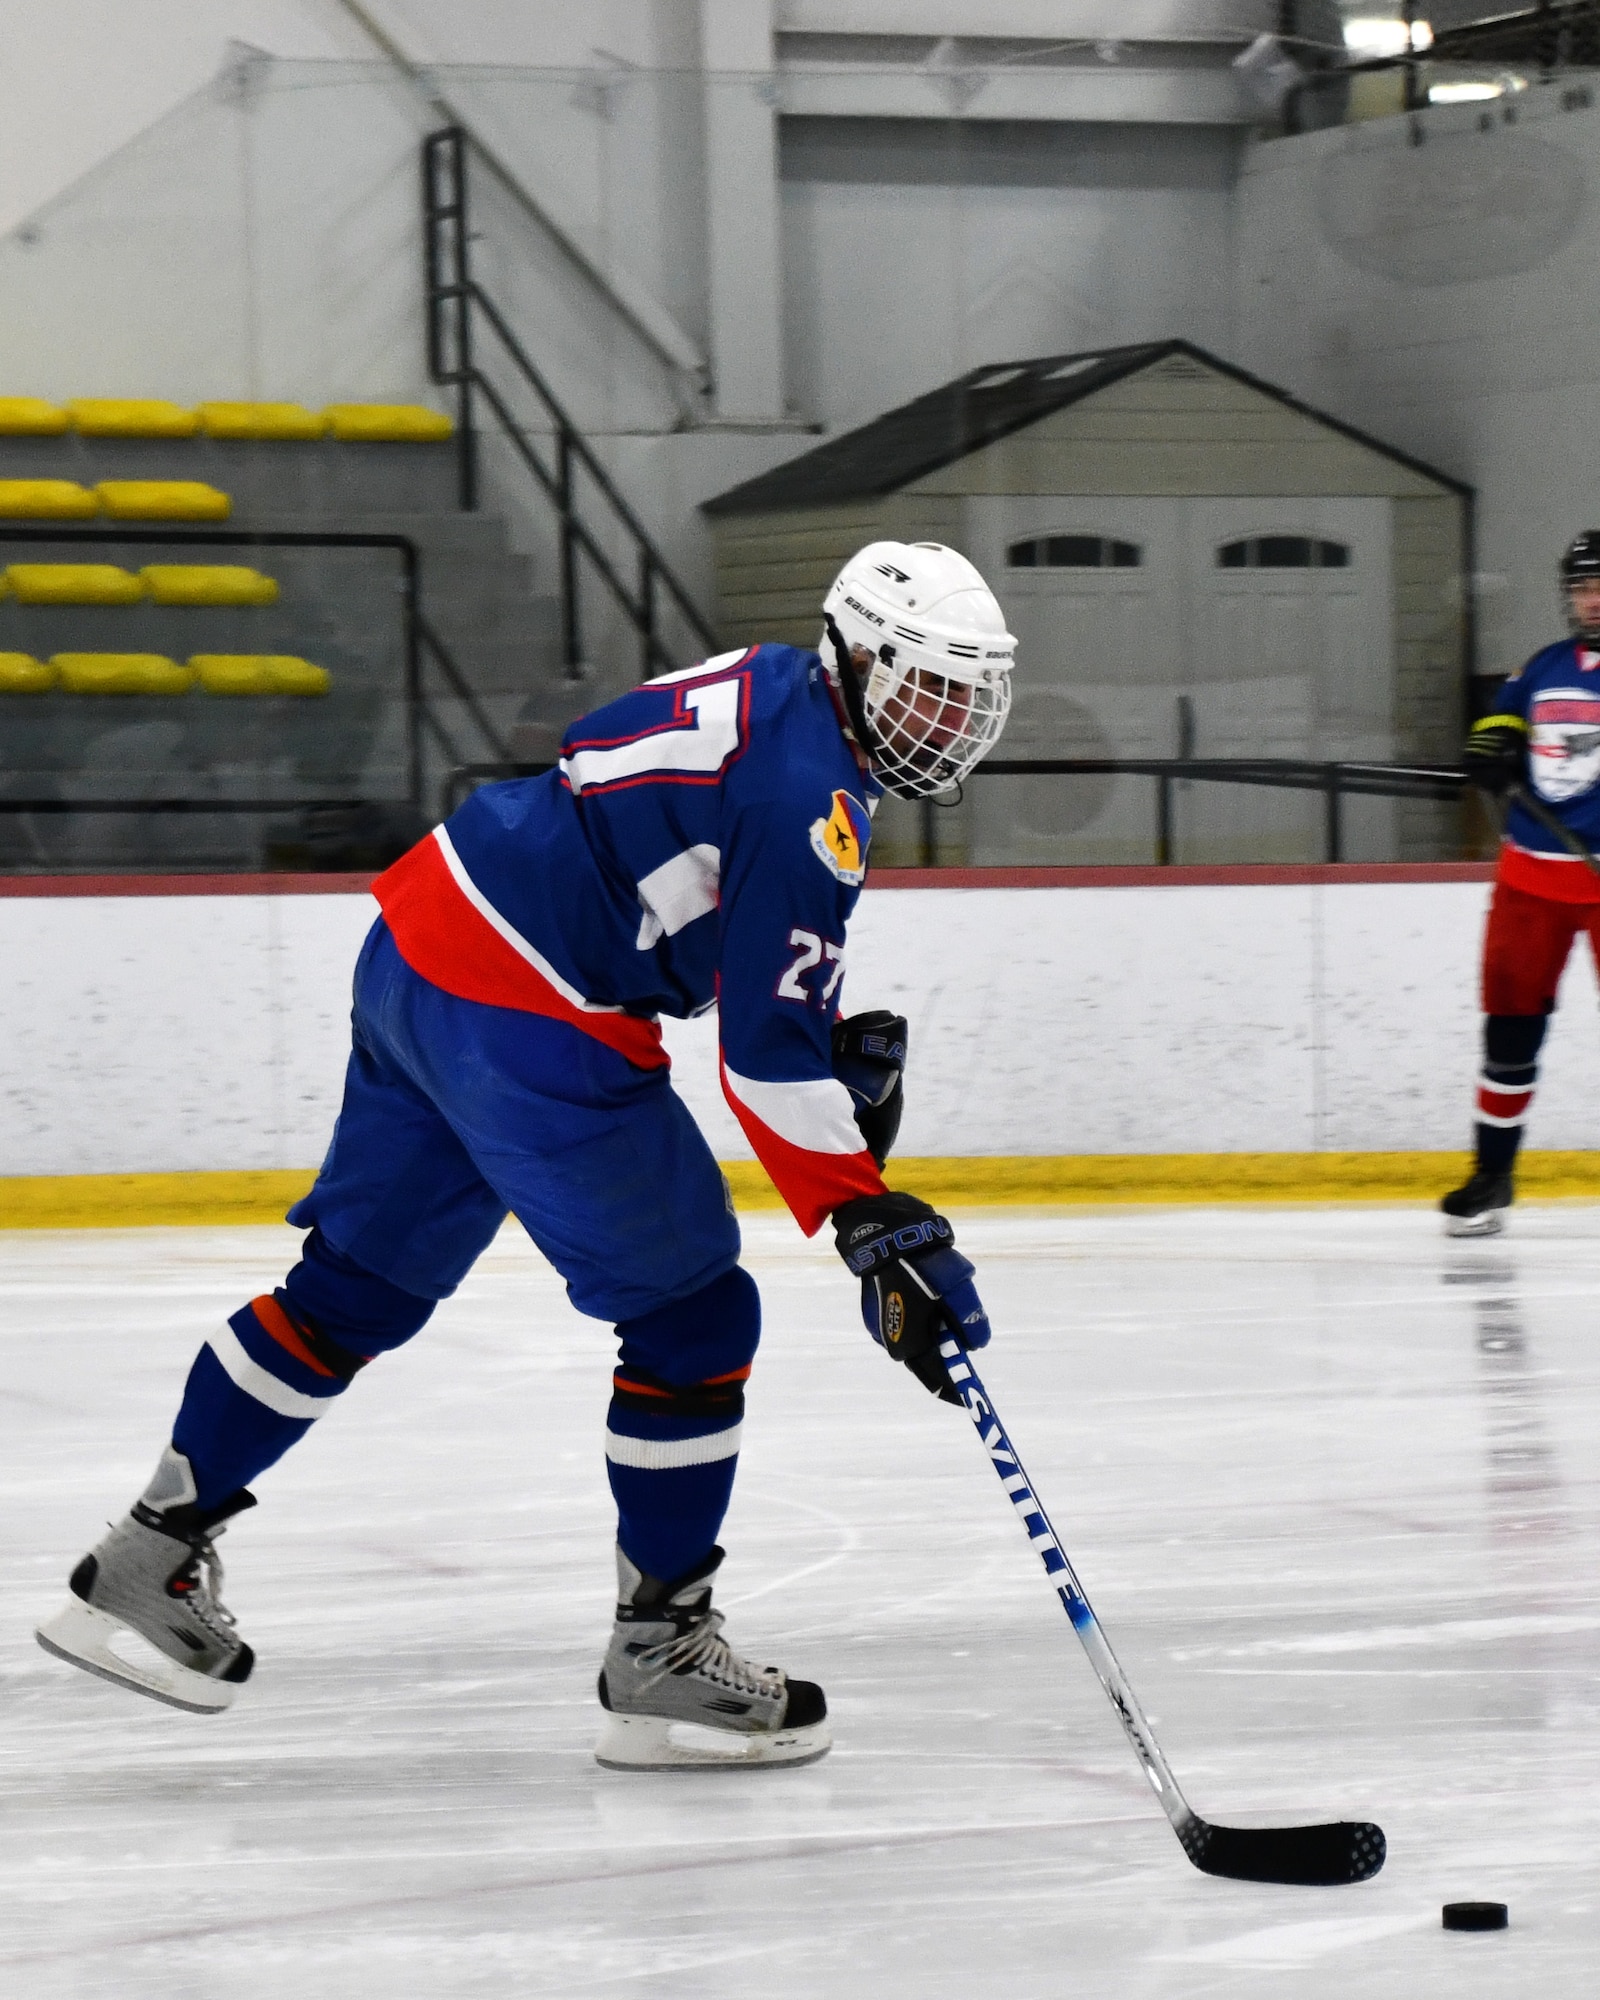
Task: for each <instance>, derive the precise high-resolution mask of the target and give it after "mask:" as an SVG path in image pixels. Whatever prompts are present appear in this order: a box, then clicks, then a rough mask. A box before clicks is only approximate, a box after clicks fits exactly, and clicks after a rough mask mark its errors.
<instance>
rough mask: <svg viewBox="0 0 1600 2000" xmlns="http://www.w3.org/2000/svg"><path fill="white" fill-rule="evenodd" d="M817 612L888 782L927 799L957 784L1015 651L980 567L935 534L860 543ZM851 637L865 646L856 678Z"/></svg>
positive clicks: (977, 747)
mask: <svg viewBox="0 0 1600 2000" xmlns="http://www.w3.org/2000/svg"><path fill="white" fill-rule="evenodd" d="M822 618H823V626H824V634H823V643H822V656H823V659H824V661H825V662H827V664H828V665H829V666H830V667H831V668H832V669H833V671H834V672H835V674H836V675H837V678H838V683H839V689H840V693H841V695H842V696H843V699H844V705H845V710H846V713H847V714H848V715H849V717H850V723H851V727H852V729H853V730H854V731H855V734H856V737H857V739H858V740H859V742H860V744H861V747H862V749H863V750H864V751H865V752H866V753H867V756H868V757H869V759H870V760H871V763H872V768H873V771H874V772H875V773H876V774H877V776H878V778H879V779H880V780H881V782H882V783H883V785H884V787H885V789H886V790H888V791H891V792H895V793H897V794H898V795H899V796H900V797H901V798H903V799H925V798H932V797H933V796H934V795H935V794H936V793H939V792H946V791H949V790H951V789H952V788H953V787H955V786H957V785H959V784H960V782H961V780H962V779H963V778H964V777H966V775H967V773H968V772H969V771H971V770H972V768H973V767H974V765H976V764H977V763H978V761H979V760H980V759H981V758H983V757H985V756H987V755H988V753H989V751H990V750H991V749H992V748H993V747H994V744H995V741H996V739H997V738H998V737H999V734H1000V731H1001V730H1002V729H1003V728H1004V726H1005V719H1006V715H1007V712H1008V711H1009V709H1010V707H1011V663H1012V659H1013V657H1014V655H1015V653H1016V650H1017V642H1016V640H1015V639H1014V638H1013V637H1012V636H1011V634H1010V633H1009V632H1008V631H1007V630H1006V621H1005V614H1004V613H1003V612H1002V611H1001V609H1000V606H999V605H998V604H997V603H996V601H995V596H994V592H993V591H992V590H990V588H989V586H988V585H987V584H986V583H985V582H984V580H983V578H982V576H980V575H979V573H978V571H977V570H976V569H974V568H973V566H972V564H971V563H969V562H968V561H967V559H966V557H965V556H963V555H958V554H957V553H956V551H955V550H954V549H947V548H945V547H944V546H943V544H942V543H940V542H869V543H868V544H867V546H866V547H865V548H864V549H859V550H858V551H857V552H856V554H855V555H853V556H852V557H851V558H850V560H849V561H848V562H847V563H846V564H845V566H844V568H843V569H842V570H840V572H839V574H838V576H837V577H835V579H834V582H833V588H832V589H831V590H830V591H829V592H828V595H827V597H826V598H825V599H824V600H823V605H822ZM856 646H862V647H864V648H865V649H866V651H867V652H868V654H869V655H870V656H871V661H872V664H871V666H870V667H869V668H867V669H866V671H865V676H864V678H863V675H862V674H861V672H859V671H858V670H857V669H856V668H855V667H853V666H852V664H851V652H852V649H853V648H854V647H856ZM830 654H831V655H832V656H833V657H832V658H830V657H829V656H830Z"/></svg>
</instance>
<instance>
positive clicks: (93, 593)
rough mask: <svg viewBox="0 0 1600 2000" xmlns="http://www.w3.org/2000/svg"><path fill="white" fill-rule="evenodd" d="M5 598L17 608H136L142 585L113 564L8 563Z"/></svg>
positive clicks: (2, 586)
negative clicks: (111, 606) (61, 606)
mask: <svg viewBox="0 0 1600 2000" xmlns="http://www.w3.org/2000/svg"><path fill="white" fill-rule="evenodd" d="M0 588H3V590H4V592H5V595H7V596H8V597H14V598H15V599H16V600H17V602H18V603H19V604H137V603H138V602H139V599H140V598H141V597H143V596H144V583H143V581H142V580H141V579H140V578H139V577H136V576H134V575H132V574H131V573H130V572H129V571H127V570H125V569H119V568H118V567H117V565H116V564H115V563H12V565H11V566H10V568H9V569H8V570H7V571H6V573H5V578H4V582H3V585H0Z"/></svg>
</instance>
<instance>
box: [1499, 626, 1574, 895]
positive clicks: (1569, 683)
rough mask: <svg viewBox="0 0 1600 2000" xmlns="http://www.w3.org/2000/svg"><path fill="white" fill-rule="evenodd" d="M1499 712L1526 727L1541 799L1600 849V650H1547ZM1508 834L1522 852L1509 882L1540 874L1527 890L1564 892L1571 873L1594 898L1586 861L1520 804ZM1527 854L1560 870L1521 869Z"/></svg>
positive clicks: (1505, 693)
mask: <svg viewBox="0 0 1600 2000" xmlns="http://www.w3.org/2000/svg"><path fill="white" fill-rule="evenodd" d="M1495 714H1496V715H1497V716H1499V715H1503V716H1506V717H1508V718H1510V719H1511V720H1513V721H1515V722H1520V723H1521V724H1522V725H1523V726H1524V727H1525V728H1526V730H1527V732H1528V780H1529V783H1530V785H1531V787H1532V789H1533V790H1534V791H1535V792H1536V793H1537V794H1538V796H1539V798H1540V799H1541V800H1542V801H1543V802H1544V803H1545V804H1546V805H1547V806H1549V807H1550V809H1551V810H1552V811H1553V812H1554V813H1555V814H1556V816H1557V817H1558V818H1560V819H1561V820H1563V821H1565V823H1566V824H1567V825H1568V826H1569V827H1571V829H1572V831H1573V832H1574V833H1576V834H1578V835H1579V836H1580V838H1582V839H1583V840H1584V841H1585V842H1586V843H1587V844H1588V845H1589V846H1590V847H1600V652H1597V651H1596V650H1595V648H1593V647H1592V646H1589V645H1586V644H1585V643H1584V642H1583V641H1582V640H1579V639H1563V640H1560V641H1559V642H1558V643H1557V644H1556V645H1554V646H1546V647H1544V648H1543V650H1542V651H1540V652H1537V653H1535V654H1534V656H1533V658H1532V659H1531V660H1529V662H1528V664H1527V665H1526V666H1525V667H1523V668H1522V669H1521V671H1520V672H1519V673H1515V674H1513V675H1512V676H1511V678H1510V679H1509V680H1508V681H1507V682H1506V684H1505V686H1504V687H1503V688H1502V689H1501V690H1500V695H1499V699H1498V700H1497V701H1496V703H1495ZM1479 726H1480V727H1481V726H1482V725H1481V724H1480V725H1479ZM1506 837H1507V840H1508V842H1509V843H1510V845H1511V848H1512V849H1513V850H1514V851H1513V853H1512V854H1511V855H1509V856H1508V863H1509V870H1507V869H1503V870H1502V872H1503V873H1505V874H1506V879H1507V880H1519V879H1521V877H1522V876H1530V877H1535V878H1537V879H1536V881H1535V880H1529V881H1527V883H1526V886H1528V887H1530V888H1536V889H1537V891H1538V892H1539V893H1543V894H1546V895H1549V894H1552V893H1555V894H1558V895H1559V894H1560V893H1561V889H1560V887H1559V885H1558V886H1555V887H1554V888H1553V887H1552V881H1553V877H1554V876H1555V875H1556V874H1559V875H1561V876H1565V875H1568V874H1570V875H1572V877H1573V884H1572V886H1573V888H1574V890H1575V891H1576V892H1577V893H1578V894H1579V895H1580V896H1581V897H1582V899H1584V900H1588V899H1589V898H1590V897H1591V896H1592V894H1593V892H1594V890H1595V886H1596V885H1595V883H1594V881H1593V878H1592V877H1591V876H1590V875H1589V871H1588V870H1587V869H1586V868H1585V867H1584V865H1583V863H1582V862H1580V861H1577V860H1575V859H1574V858H1573V857H1572V856H1571V855H1570V854H1568V852H1567V850H1566V849H1565V848H1564V847H1562V846H1561V844H1560V842H1559V841H1557V840H1556V838H1555V836H1554V835H1553V834H1551V833H1549V832H1547V831H1546V829H1545V828H1544V827H1542V826H1541V825H1540V824H1539V822H1538V821H1537V820H1536V819H1535V818H1534V817H1533V815H1532V814H1531V813H1529V812H1528V811H1527V810H1526V808H1525V807H1523V806H1521V805H1518V804H1517V803H1515V802H1513V804H1512V807H1511V812H1510V815H1509V817H1508V819H1507V821H1506ZM1519 854H1520V855H1528V856H1534V857H1538V863H1539V864H1546V863H1553V864H1557V867H1556V868H1555V869H1554V870H1553V869H1552V868H1551V867H1549V866H1546V865H1536V866H1535V867H1534V868H1531V869H1522V870H1520V871H1519V868H1518V866H1517V857H1518V855H1519ZM1579 877H1583V878H1584V879H1583V881H1582V882H1580V881H1579V880H1578V878H1579Z"/></svg>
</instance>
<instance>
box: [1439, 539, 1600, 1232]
mask: <svg viewBox="0 0 1600 2000" xmlns="http://www.w3.org/2000/svg"><path fill="white" fill-rule="evenodd" d="M1560 576H1561V592H1562V597H1563V600H1564V603H1565V608H1566V612H1567V617H1568V621H1569V623H1570V624H1571V626H1572V636H1571V637H1570V638H1566V639H1561V640H1558V641H1557V643H1556V644H1555V645H1553V646H1546V647H1545V648H1544V650H1543V651H1542V652H1538V653H1535V654H1534V656H1533V658H1532V659H1531V660H1529V662H1528V663H1527V665H1526V666H1525V667H1523V668H1522V670H1521V672H1520V673H1515V674H1513V675H1512V676H1511V678H1510V680H1508V681H1507V682H1506V684H1505V686H1504V687H1503V688H1502V689H1501V690H1500V695H1499V698H1498V699H1497V700H1496V702H1495V705H1494V712H1493V713H1492V714H1490V715H1486V716H1484V718H1483V720H1482V721H1481V722H1479V723H1478V724H1476V726H1475V727H1474V729H1473V731H1472V734H1471V736H1470V737H1469V738H1468V739H1467V745H1466V750H1465V753H1464V754H1465V759H1466V766H1467V770H1468V773H1469V775H1470V776H1471V779H1472V782H1473V783H1474V784H1476V785H1478V786H1480V787H1481V788H1482V789H1483V790H1484V791H1486V792H1488V793H1490V794H1491V795H1496V796H1498V795H1501V794H1504V793H1506V792H1509V791H1511V790H1512V788H1513V787H1515V786H1521V785H1527V786H1529V787H1531V789H1532V791H1533V792H1534V793H1535V794H1536V795H1537V797H1538V798H1539V799H1540V800H1541V801H1542V802H1543V804H1544V805H1545V806H1546V807H1547V808H1548V809H1549V810H1550V811H1551V812H1552V813H1553V814H1555V816H1556V817H1557V818H1558V819H1559V820H1560V821H1561V822H1562V823H1563V824H1564V825H1565V826H1567V827H1569V828H1570V829H1571V830H1572V832H1573V833H1575V834H1576V835H1577V836H1578V837H1579V839H1580V840H1581V841H1582V842H1583V843H1584V844H1585V845H1586V846H1587V847H1589V848H1591V849H1592V848H1594V847H1595V846H1597V845H1600V529H1594V528H1590V529H1588V530H1586V531H1585V532H1584V533H1583V534H1581V535H1579V536H1578V537H1577V539H1576V540H1575V541H1574V542H1573V543H1572V545H1571V547H1570V548H1569V549H1568V550H1567V552H1566V554H1565V555H1564V556H1563V557H1562V558H1561V571H1560ZM1580 931H1586V932H1587V933H1588V936H1589V948H1590V950H1591V951H1592V952H1593V953H1594V954H1595V958H1596V962H1597V964H1600V876H1596V875H1595V874H1594V873H1593V871H1592V870H1590V869H1589V868H1588V867H1586V866H1585V864H1584V863H1583V861H1582V860H1580V859H1579V858H1578V857H1577V856H1576V855H1574V854H1572V853H1571V852H1570V851H1569V850H1568V849H1566V848H1565V847H1563V846H1562V845H1561V843H1560V842H1559V840H1558V839H1557V838H1556V836H1555V835H1554V834H1553V833H1552V832H1551V831H1550V830H1549V829H1548V828H1547V827H1544V826H1541V825H1540V823H1539V821H1538V820H1537V819H1535V818H1534V816H1533V814H1532V813H1530V812H1529V811H1528V809H1527V807H1526V806H1524V805H1523V804H1521V803H1520V802H1519V801H1518V800H1516V799H1513V800H1512V802H1511V807H1510V812H1509V814H1508V816H1507V820H1506V837H1505V840H1504V843H1503V844H1502V846H1501V849H1500V861H1499V866H1498V868H1497V869H1496V872H1495V883H1494V894H1493V897H1492V898H1491V901H1490V904H1489V921H1488V925H1487V927H1486V929H1485V931H1484V939H1483V1012H1484V1023H1483V1071H1482V1074H1481V1076H1480V1078H1479V1081H1478V1118H1477V1125H1476V1130H1475V1138H1476V1158H1475V1164H1474V1167H1473V1172H1472V1177H1471V1179H1470V1180H1468V1182H1467V1183H1466V1185H1465V1186H1464V1187H1459V1188H1457V1189H1455V1190H1454V1192H1453V1193H1451V1194H1447V1195H1446V1196H1445V1198H1444V1200H1443V1201H1442V1202H1441V1203H1440V1207H1441V1208H1442V1209H1443V1210H1444V1212H1445V1215H1446V1216H1447V1217H1448V1218H1449V1224H1448V1226H1449V1228H1450V1230H1451V1232H1452V1234H1455V1235H1488V1234H1492V1233H1493V1232H1495V1231H1496V1230H1498V1229H1499V1228H1500V1217H1501V1213H1502V1211H1503V1210H1505V1209H1506V1208H1508V1207H1509V1206H1510V1204H1511V1200H1512V1174H1513V1169H1514V1167H1515V1165H1516V1158H1517V1148H1518V1146H1519V1145H1520V1144H1521V1142H1522V1130H1523V1122H1524V1120H1525V1119H1526V1118H1527V1115H1528V1107H1529V1105H1530V1104H1531V1103H1532V1102H1533V1093H1534V1086H1535V1085H1536V1083H1537V1082H1538V1077H1539V1049H1540V1046H1541V1044H1542V1043H1543V1041H1544V1036H1545V1029H1546V1027H1547V1026H1548V1024H1549V1017H1550V1014H1551V1012H1552V1011H1553V1009H1554V1007H1555V1004H1556V988H1557V986H1558V985H1559V984H1560V980H1561V974H1562V970H1563V968H1564V967H1565V965H1566V962H1567V956H1568V954H1569V953H1570V951H1571V950H1572V945H1573V940H1574V939H1575V938H1576V937H1577V935H1578V933H1579V932H1580Z"/></svg>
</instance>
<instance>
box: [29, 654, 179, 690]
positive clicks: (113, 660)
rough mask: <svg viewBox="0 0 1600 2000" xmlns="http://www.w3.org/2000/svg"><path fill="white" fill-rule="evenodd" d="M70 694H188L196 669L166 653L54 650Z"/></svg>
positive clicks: (53, 662) (56, 664)
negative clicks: (170, 657) (71, 651)
mask: <svg viewBox="0 0 1600 2000" xmlns="http://www.w3.org/2000/svg"><path fill="white" fill-rule="evenodd" d="M50 664H51V666H52V667H54V668H55V669H56V671H57V672H58V673H59V674H60V676H61V685H62V686H63V687H64V688H65V689H66V691H67V692H68V694H187V693H188V691H189V689H190V688H191V687H193V685H194V669H193V668H192V667H180V666H179V665H178V663H177V661H176V660H169V659H168V658H167V657H166V655H165V654H164V653H54V654H52V655H51V658H50Z"/></svg>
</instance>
